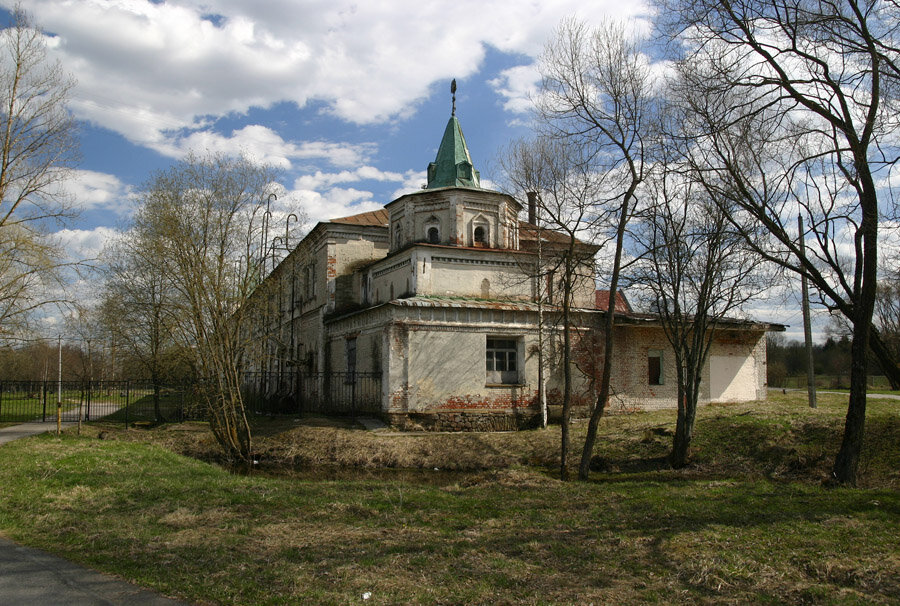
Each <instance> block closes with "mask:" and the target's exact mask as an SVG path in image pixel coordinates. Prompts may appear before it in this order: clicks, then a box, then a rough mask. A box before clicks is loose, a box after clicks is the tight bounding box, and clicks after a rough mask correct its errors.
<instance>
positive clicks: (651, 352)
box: [647, 349, 666, 387]
mask: <svg viewBox="0 0 900 606" xmlns="http://www.w3.org/2000/svg"><path fill="white" fill-rule="evenodd" d="M653 359H656V360H659V362H658V364H659V367H658V368H657V370H658V373H659V376H658V377H657V382H654V381H653V378H654V377H653V374H652V372H653V367H652V366H651V362H650V361H651V360H653ZM664 360H665V357H664V355H663V350H661V349H648V350H647V385H649V386H651V387H658V386H660V385H665V384H666V366H665V364H664V363H663V362H664Z"/></svg>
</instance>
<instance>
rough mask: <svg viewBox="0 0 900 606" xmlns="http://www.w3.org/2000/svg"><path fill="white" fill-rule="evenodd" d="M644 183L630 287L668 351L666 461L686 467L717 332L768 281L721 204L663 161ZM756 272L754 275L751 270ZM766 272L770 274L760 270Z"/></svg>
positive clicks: (670, 164) (676, 465) (670, 159)
mask: <svg viewBox="0 0 900 606" xmlns="http://www.w3.org/2000/svg"><path fill="white" fill-rule="evenodd" d="M665 160H666V161H665V162H664V165H663V167H662V168H661V169H660V170H659V171H657V172H656V173H655V174H654V176H653V178H652V179H651V180H650V181H649V182H648V190H649V191H648V195H649V197H650V198H652V200H653V202H652V203H650V204H648V206H647V208H646V209H645V210H644V212H643V213H642V216H641V220H640V221H639V222H638V223H639V227H638V228H637V230H638V234H639V237H638V238H637V241H638V242H639V245H640V247H641V248H642V250H640V251H637V252H639V258H640V260H639V262H638V263H637V265H636V269H635V272H634V278H635V284H637V285H640V289H641V290H642V291H643V294H644V296H645V298H646V299H648V300H649V303H650V307H651V309H653V310H654V311H655V312H656V313H658V314H659V319H660V323H661V324H662V327H663V331H664V332H665V335H666V339H667V340H668V341H669V343H670V344H671V346H672V349H673V351H674V358H675V373H676V379H677V407H678V413H677V420H676V424H675V435H674V438H673V443H672V453H671V457H670V462H671V464H672V466H673V467H675V468H681V467H684V466H685V465H686V463H687V459H688V448H689V446H690V444H691V440H692V437H693V430H694V420H695V418H696V414H697V404H698V402H699V399H700V383H701V381H702V378H703V368H704V365H705V364H706V361H707V359H708V357H709V352H710V349H711V347H712V345H713V342H714V339H715V336H716V334H717V333H718V331H719V329H720V328H721V327H722V325H723V324H726V323H730V320H729V319H728V318H727V315H728V314H729V313H732V312H735V311H737V310H739V309H740V308H741V306H742V305H743V304H744V303H746V302H747V301H748V300H749V299H750V298H752V297H755V296H757V295H758V294H759V293H760V292H761V291H762V290H764V289H765V288H766V286H767V285H769V284H770V283H771V282H772V279H771V278H770V277H765V278H764V277H763V274H762V273H761V272H760V271H758V256H757V255H756V254H755V253H754V252H753V251H752V250H751V248H750V247H748V246H747V244H746V242H745V240H744V238H743V236H742V234H741V233H740V231H738V230H736V229H734V227H733V226H732V224H731V222H730V221H729V219H728V217H727V214H726V211H725V209H724V208H723V207H722V205H719V204H716V203H715V202H713V201H712V200H710V199H709V198H708V196H707V194H706V192H705V191H704V190H703V188H702V187H699V186H696V187H695V184H693V183H692V182H691V181H689V180H688V179H686V178H685V176H684V173H683V172H681V171H678V170H677V163H676V162H675V161H674V159H672V158H666V159H665ZM754 268H757V269H754ZM766 273H769V272H766Z"/></svg>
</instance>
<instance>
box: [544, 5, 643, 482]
mask: <svg viewBox="0 0 900 606" xmlns="http://www.w3.org/2000/svg"><path fill="white" fill-rule="evenodd" d="M540 69H541V75H542V83H541V91H540V95H539V97H538V114H539V123H540V125H541V128H542V129H543V130H544V131H546V132H547V133H548V134H549V135H550V136H552V137H556V138H563V139H566V140H567V141H568V145H572V146H575V147H578V148H580V149H581V150H582V155H583V157H584V158H585V159H586V160H587V162H588V163H589V164H590V165H591V167H592V170H593V171H595V172H596V173H597V174H600V175H603V187H602V189H598V190H597V194H596V198H595V199H594V200H592V202H593V204H592V206H593V208H592V211H591V214H592V218H593V221H594V223H595V229H596V230H597V233H605V237H606V238H607V240H608V241H609V242H612V243H613V251H612V255H611V260H610V267H609V272H610V273H609V290H610V293H611V296H610V297H609V306H608V308H607V310H606V322H605V327H604V338H603V355H602V359H603V370H602V374H601V378H600V385H599V389H598V395H597V400H596V403H595V404H594V406H593V410H592V412H591V418H590V421H589V423H588V430H587V437H586V439H585V444H584V448H583V451H582V455H581V463H580V465H579V470H578V477H579V478H580V479H587V477H588V474H589V471H590V459H591V456H592V454H593V450H594V443H595V441H596V436H597V427H598V425H599V422H600V418H601V417H602V416H603V413H604V411H605V409H606V405H607V402H608V400H609V396H610V382H611V377H612V360H613V355H614V352H613V345H614V339H613V327H614V325H615V301H616V296H615V294H616V292H617V291H618V288H619V279H620V273H621V271H622V255H623V250H624V246H625V235H626V228H627V225H628V221H629V219H630V217H631V215H632V213H633V212H634V208H635V205H636V204H637V195H638V189H639V187H640V185H641V183H642V182H643V181H644V179H645V178H646V176H647V173H648V170H649V166H650V162H651V158H650V156H651V149H652V139H651V137H650V136H649V133H650V131H649V129H648V127H649V126H650V124H651V120H650V119H649V118H650V117H651V116H652V114H653V109H654V99H655V94H654V89H653V81H652V78H651V73H650V69H649V60H648V59H647V57H646V56H644V55H643V54H642V53H641V51H640V47H639V44H638V42H637V41H636V40H635V39H634V38H632V37H631V36H629V35H628V34H627V32H626V31H625V30H624V28H623V27H622V26H621V25H614V24H612V23H603V24H601V25H599V26H597V27H595V28H589V27H588V26H587V25H585V24H584V23H582V22H579V21H577V20H575V19H570V20H567V21H564V22H563V23H562V24H561V25H560V26H559V28H558V30H557V32H556V34H555V36H554V38H552V39H551V41H550V42H549V43H548V44H547V46H546V48H545V51H544V54H543V56H542V57H541V63H540Z"/></svg>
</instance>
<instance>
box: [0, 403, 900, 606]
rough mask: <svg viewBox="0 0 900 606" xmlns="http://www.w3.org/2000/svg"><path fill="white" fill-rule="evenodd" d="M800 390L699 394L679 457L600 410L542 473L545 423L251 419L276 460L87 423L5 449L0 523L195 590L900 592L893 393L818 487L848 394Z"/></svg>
mask: <svg viewBox="0 0 900 606" xmlns="http://www.w3.org/2000/svg"><path fill="white" fill-rule="evenodd" d="M800 396H802V394H800ZM800 396H795V395H792V394H788V395H787V396H780V395H779V396H774V397H773V398H772V399H771V400H770V401H769V402H767V403H757V404H747V405H731V406H707V407H704V408H703V409H702V410H701V412H700V418H699V420H698V425H697V428H696V438H695V440H696V442H695V448H694V450H693V453H692V456H693V461H694V463H693V464H692V466H691V467H690V468H689V469H687V470H683V471H679V472H675V471H672V470H668V469H665V466H664V464H663V462H662V459H663V457H664V455H665V453H666V451H667V449H668V447H669V445H670V440H671V437H670V436H668V435H666V433H667V432H668V431H670V430H671V428H672V425H673V419H674V414H673V412H672V411H663V412H654V413H635V414H627V415H626V414H621V415H616V416H611V417H608V418H607V419H605V421H604V422H603V424H602V435H601V439H600V441H599V442H600V443H599V444H598V448H597V455H598V456H599V458H598V460H597V461H596V465H597V467H598V468H601V469H603V472H602V473H595V474H594V476H593V478H592V481H591V482H588V483H578V482H571V483H562V482H559V481H557V480H556V479H554V478H553V477H552V476H551V473H552V472H551V471H550V470H552V468H553V466H554V463H555V461H556V460H557V457H558V455H557V454H556V453H555V447H556V444H557V442H558V439H559V431H558V428H550V429H548V430H535V431H529V432H518V433H502V434H440V435H434V434H427V435H413V436H410V435H386V434H380V433H372V432H364V431H362V430H360V429H357V428H355V427H354V426H353V424H352V423H351V422H346V423H329V422H327V421H325V420H323V419H319V418H310V419H300V420H299V422H298V421H296V420H295V419H294V418H290V417H289V418H284V419H276V420H259V421H258V425H257V436H258V438H257V440H256V444H257V448H258V450H259V452H260V453H261V456H262V463H264V464H266V463H267V464H268V466H269V467H270V468H275V467H279V468H282V469H286V468H293V469H296V470H297V472H296V473H295V475H293V476H290V475H287V476H281V477H278V476H271V475H266V474H254V475H249V476H244V475H237V474H232V473H229V472H227V471H225V470H223V469H222V468H220V467H218V466H216V465H213V464H210V463H206V462H203V461H201V460H198V459H196V458H191V457H185V456H183V454H179V453H189V454H194V455H196V456H201V457H210V456H212V454H213V452H214V445H213V444H212V443H211V442H210V437H209V435H208V431H207V430H206V429H205V428H204V427H203V426H202V425H200V424H185V425H177V426H163V427H159V428H154V429H151V430H130V431H127V432H126V431H122V430H117V429H115V428H114V427H112V426H109V427H105V426H102V425H101V426H94V427H93V429H92V430H89V431H85V432H84V433H83V435H82V436H81V437H78V436H75V435H66V436H64V437H63V438H56V437H53V436H46V435H45V436H41V437H37V438H31V439H26V440H20V441H16V442H13V443H10V444H7V445H4V446H3V447H2V448H0V456H2V458H3V459H4V460H5V461H14V462H15V463H14V464H8V465H7V464H4V465H2V466H0V532H2V533H3V534H5V535H7V536H9V537H11V538H13V539H16V540H19V541H22V542H24V543H26V544H29V545H34V546H38V547H42V548H44V549H48V550H50V551H53V552H55V553H59V554H61V555H64V556H65V557H68V558H70V559H73V560H75V561H79V562H83V563H86V564H89V565H91V566H93V567H95V568H98V569H101V570H105V571H108V572H113V573H116V574H119V575H122V576H124V577H126V578H129V579H132V580H135V581H137V582H138V583H140V584H143V585H146V586H151V587H155V588H157V589H159V590H161V591H163V592H165V593H168V594H170V595H177V596H179V597H182V598H184V599H188V600H191V601H196V602H201V603H223V604H232V603H237V604H287V603H326V604H328V603H334V604H346V603H351V602H363V598H362V596H363V594H365V593H370V594H371V596H370V599H369V600H367V601H366V603H369V604H397V603H428V604H433V603H442V604H443V603H446V604H463V603H481V604H545V603H547V604H551V603H563V604H570V603H579V604H580V603H584V604H587V603H591V602H593V603H595V604H600V603H615V604H642V603H685V602H687V603H709V604H712V603H734V604H737V603H748V602H753V603H773V604H774V603H816V604H820V603H826V604H828V603H831V604H847V603H859V604H863V603H866V604H868V603H900V492H898V486H900V414H898V411H900V407H898V406H897V405H896V404H893V403H891V402H890V401H887V400H884V401H879V402H877V403H876V402H872V403H871V404H870V414H869V419H868V425H867V430H868V433H867V436H868V438H869V439H868V441H867V447H866V453H865V455H864V460H863V474H862V478H861V485H862V486H864V487H863V488H827V487H825V486H823V484H822V482H821V480H822V478H823V477H825V475H826V473H827V470H828V467H829V465H830V463H831V458H832V457H833V454H834V452H835V451H836V449H837V444H836V443H833V440H834V439H835V436H836V435H839V433H840V427H841V423H842V416H843V411H842V406H843V403H844V402H845V399H844V398H843V396H827V397H824V396H823V398H822V401H821V402H820V407H819V408H818V409H817V410H809V409H808V408H805V406H803V404H802V397H800ZM574 429H575V432H574V433H575V434H576V442H577V441H578V440H579V439H580V438H581V436H582V435H583V425H581V424H578V425H576V426H575V428H574ZM100 430H103V431H106V432H107V435H106V436H105V437H107V438H112V439H105V440H98V439H97V438H96V436H97V432H98V431H100ZM576 458H577V457H576ZM409 462H416V464H415V465H409V464H408V463H409ZM349 465H353V466H355V467H356V471H352V472H348V471H346V470H347V469H348V466H349ZM412 466H417V467H419V468H420V469H419V471H417V472H414V473H411V472H407V471H401V470H385V469H384V467H412ZM360 467H362V468H369V469H370V470H371V471H368V472H367V471H366V470H362V471H360V470H359V468H360ZM434 467H438V468H440V469H441V470H446V469H455V470H457V471H450V472H446V471H437V472H435V471H434V469H433V468H434ZM323 470H327V471H325V472H323ZM337 470H344V471H343V472H339V471H337Z"/></svg>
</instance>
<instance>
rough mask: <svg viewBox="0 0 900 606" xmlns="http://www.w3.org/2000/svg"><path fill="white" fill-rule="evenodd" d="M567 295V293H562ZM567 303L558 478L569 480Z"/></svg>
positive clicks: (570, 376) (570, 382)
mask: <svg viewBox="0 0 900 606" xmlns="http://www.w3.org/2000/svg"><path fill="white" fill-rule="evenodd" d="M564 296H567V295H564ZM568 307H569V305H568V302H565V303H564V307H563V402H562V431H561V437H560V442H561V443H560V447H559V448H560V454H559V479H560V480H562V481H564V482H567V481H568V480H569V440H570V438H569V427H570V418H569V417H570V416H571V407H572V369H571V366H570V360H569V358H570V356H571V336H570V335H569V309H568Z"/></svg>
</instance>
